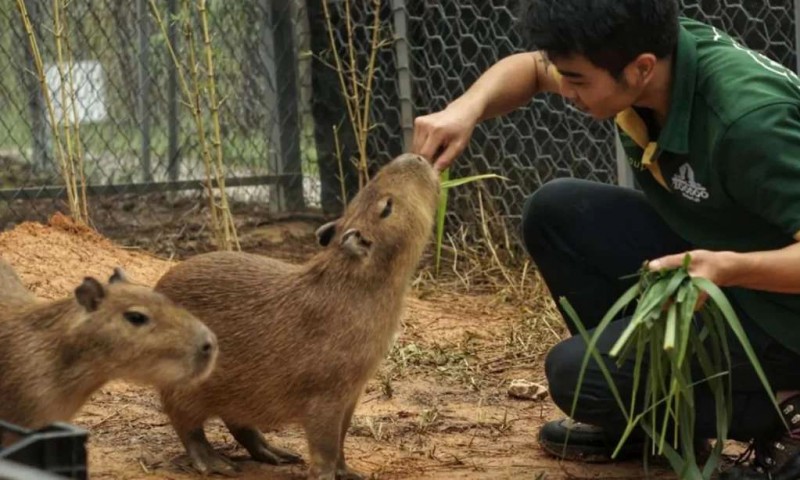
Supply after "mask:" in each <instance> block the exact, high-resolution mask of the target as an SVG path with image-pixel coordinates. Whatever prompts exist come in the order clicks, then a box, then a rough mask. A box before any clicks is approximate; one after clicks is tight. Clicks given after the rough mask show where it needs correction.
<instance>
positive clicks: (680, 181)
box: [672, 163, 708, 202]
mask: <svg viewBox="0 0 800 480" xmlns="http://www.w3.org/2000/svg"><path fill="white" fill-rule="evenodd" d="M672 188H674V189H675V190H678V191H679V192H681V194H682V195H683V196H684V198H686V199H689V200H691V201H693V202H699V201H701V200H707V199H708V190H706V187H704V186H702V185H700V184H699V183H697V182H696V181H695V180H694V170H692V166H691V165H689V164H688V163H684V164H683V165H681V166H680V168H679V169H678V173H676V174H675V175H673V176H672Z"/></svg>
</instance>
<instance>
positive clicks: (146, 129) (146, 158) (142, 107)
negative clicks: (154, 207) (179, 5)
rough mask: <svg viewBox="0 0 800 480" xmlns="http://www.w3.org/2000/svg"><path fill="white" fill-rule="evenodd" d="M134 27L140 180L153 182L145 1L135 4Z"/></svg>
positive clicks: (148, 34)
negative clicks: (137, 40) (139, 137)
mask: <svg viewBox="0 0 800 480" xmlns="http://www.w3.org/2000/svg"><path fill="white" fill-rule="evenodd" d="M136 20H137V21H136V26H137V35H138V39H139V67H138V102H137V110H139V112H138V115H137V116H138V117H139V128H140V131H141V134H142V151H141V153H140V155H141V158H140V159H139V160H140V162H141V165H142V179H143V180H144V181H145V182H152V181H153V170H152V168H151V167H150V111H149V108H148V107H149V100H150V21H149V15H148V12H147V0H138V1H137V2H136Z"/></svg>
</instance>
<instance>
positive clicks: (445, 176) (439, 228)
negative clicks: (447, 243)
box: [435, 168, 508, 275]
mask: <svg viewBox="0 0 800 480" xmlns="http://www.w3.org/2000/svg"><path fill="white" fill-rule="evenodd" d="M489 178H499V179H502V180H508V179H507V178H505V177H501V176H500V175H496V174H494V173H485V174H481V175H473V176H469V177H462V178H456V179H453V180H450V169H449V168H448V169H445V170H444V171H443V172H442V173H441V174H440V180H441V188H442V191H441V195H440V196H439V207H438V208H437V210H436V256H435V262H436V275H439V265H440V263H441V259H442V240H443V238H444V221H445V215H446V213H447V197H448V191H449V190H450V189H451V188H455V187H458V186H460V185H464V184H467V183H471V182H477V181H480V180H486V179H489Z"/></svg>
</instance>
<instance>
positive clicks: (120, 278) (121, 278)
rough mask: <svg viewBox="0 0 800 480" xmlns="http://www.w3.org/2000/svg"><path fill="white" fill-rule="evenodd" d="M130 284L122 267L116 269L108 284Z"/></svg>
mask: <svg viewBox="0 0 800 480" xmlns="http://www.w3.org/2000/svg"><path fill="white" fill-rule="evenodd" d="M117 282H125V283H127V282H128V276H127V275H126V274H125V270H123V269H122V268H121V267H114V274H113V275H111V276H110V277H109V278H108V283H117Z"/></svg>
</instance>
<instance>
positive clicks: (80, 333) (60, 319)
mask: <svg viewBox="0 0 800 480" xmlns="http://www.w3.org/2000/svg"><path fill="white" fill-rule="evenodd" d="M217 353H218V346H217V340H216V336H215V335H214V334H213V332H211V330H209V329H208V327H206V326H205V325H204V324H203V323H202V322H200V321H199V320H198V319H197V318H195V317H194V316H193V315H192V314H190V313H189V312H187V311H186V310H184V309H182V308H179V307H177V306H176V305H175V304H174V303H173V302H171V301H170V300H169V299H167V297H165V296H164V295H162V294H159V293H156V292H154V291H153V290H152V289H151V288H147V287H144V286H140V285H135V284H133V283H131V282H129V281H128V280H127V279H126V278H125V276H124V273H123V272H122V270H121V269H115V271H114V274H113V275H112V276H111V277H110V279H109V283H108V284H107V285H102V284H100V282H98V281H97V280H95V279H94V278H92V277H86V278H84V280H83V282H82V283H81V284H80V286H78V287H77V288H76V289H75V291H74V295H71V296H69V297H66V298H63V299H59V300H54V301H49V300H45V299H41V298H38V297H37V296H35V295H34V294H33V293H31V292H30V291H29V290H28V289H26V288H25V286H24V285H23V284H22V282H21V281H20V279H19V277H18V276H17V274H16V272H15V271H14V269H13V268H12V267H11V266H10V265H9V264H8V263H6V262H5V261H3V260H0V420H5V421H7V422H11V423H15V424H17V425H20V426H23V427H27V428H39V427H42V426H45V425H48V424H50V423H52V422H54V421H63V422H68V421H70V420H71V419H72V418H73V416H74V415H75V414H76V413H77V412H78V411H79V410H80V408H81V407H82V406H83V405H84V404H85V403H86V402H87V401H88V399H89V397H90V396H91V395H92V394H93V393H94V392H95V391H97V389H99V388H100V387H101V386H103V385H104V384H105V383H107V382H109V381H111V380H116V379H121V380H128V381H132V382H136V383H141V384H145V385H150V386H165V385H168V384H171V383H175V382H184V381H198V380H203V379H204V378H206V377H207V376H208V375H209V374H210V372H211V370H212V369H213V367H214V365H215V362H216V358H217Z"/></svg>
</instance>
